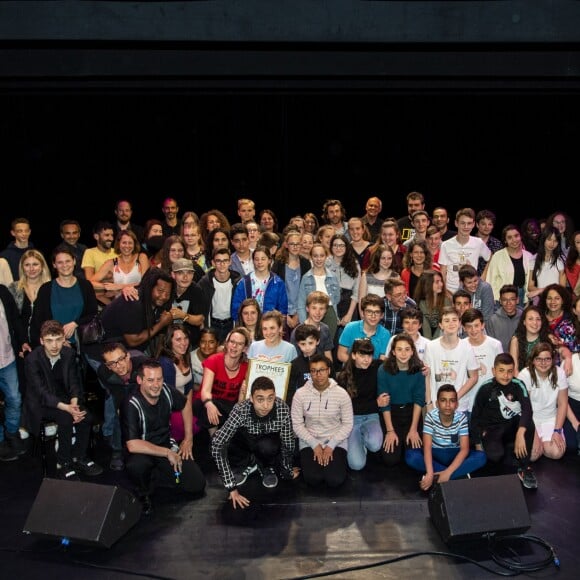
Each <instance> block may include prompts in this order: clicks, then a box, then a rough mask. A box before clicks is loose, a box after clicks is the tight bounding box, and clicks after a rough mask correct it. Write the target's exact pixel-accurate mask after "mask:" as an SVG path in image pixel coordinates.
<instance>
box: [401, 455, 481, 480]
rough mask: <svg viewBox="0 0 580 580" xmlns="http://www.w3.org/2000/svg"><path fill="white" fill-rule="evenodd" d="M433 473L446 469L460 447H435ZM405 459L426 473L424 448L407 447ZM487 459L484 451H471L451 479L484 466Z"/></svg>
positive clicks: (410, 465) (411, 465)
mask: <svg viewBox="0 0 580 580" xmlns="http://www.w3.org/2000/svg"><path fill="white" fill-rule="evenodd" d="M432 453H433V473H438V472H440V471H445V470H446V469H447V468H448V467H449V466H450V465H451V463H452V462H453V460H454V459H455V456H456V455H457V454H458V453H459V447H455V448H444V449H442V448H440V447H433V448H432ZM405 461H406V462H407V465H408V466H409V467H412V468H413V469H415V470H416V471H419V472H420V473H426V472H427V467H426V466H425V459H424V457H423V450H422V449H407V451H406V452H405ZM486 461H487V457H486V455H485V453H484V452H483V451H470V452H469V455H468V456H467V457H466V458H465V459H464V461H463V463H462V464H461V465H460V466H459V467H458V468H457V469H456V470H455V471H454V472H453V475H452V476H451V479H458V478H459V477H463V476H464V475H467V474H468V473H472V472H474V471H475V470H477V469H479V468H481V467H483V466H484V465H485V463H486Z"/></svg>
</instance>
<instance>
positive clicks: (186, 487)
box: [122, 359, 205, 515]
mask: <svg viewBox="0 0 580 580" xmlns="http://www.w3.org/2000/svg"><path fill="white" fill-rule="evenodd" d="M137 384H138V385H139V389H138V390H137V391H136V392H135V393H134V394H133V395H132V396H130V397H128V398H126V399H125V401H124V404H123V409H122V425H123V437H124V440H125V445H126V446H127V450H128V452H129V457H128V459H127V474H128V475H129V479H130V480H131V482H132V483H133V484H134V486H135V488H136V495H137V496H138V497H139V499H140V501H141V503H142V504H143V513H144V514H145V515H149V514H150V513H151V509H152V504H151V497H150V496H151V494H152V493H153V491H154V488H155V486H156V485H158V486H160V487H170V488H173V489H175V490H178V491H182V492H187V493H190V494H193V495H201V493H202V492H203V490H204V489H205V477H204V475H203V473H202V472H201V470H200V468H199V467H198V465H197V463H195V462H194V460H193V454H192V446H193V435H192V416H191V407H190V406H189V405H186V404H185V403H186V398H185V397H184V396H183V395H182V394H181V393H180V392H179V391H178V390H177V389H175V388H173V387H168V386H167V385H166V384H164V382H163V372H162V370H161V364H160V363H159V362H158V361H157V360H155V359H146V360H145V361H143V363H142V364H141V366H140V367H139V370H138V372H137ZM173 411H182V413H183V424H184V428H185V438H184V440H183V441H182V442H181V444H180V446H179V449H178V450H177V451H174V450H173V449H172V447H171V439H170V436H169V419H170V417H171V413H172V412H173Z"/></svg>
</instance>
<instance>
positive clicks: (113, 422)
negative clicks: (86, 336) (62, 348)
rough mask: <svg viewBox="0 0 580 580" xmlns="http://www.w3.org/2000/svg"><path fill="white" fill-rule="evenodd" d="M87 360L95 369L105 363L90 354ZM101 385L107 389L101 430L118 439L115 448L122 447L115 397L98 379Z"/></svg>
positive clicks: (105, 435)
mask: <svg viewBox="0 0 580 580" xmlns="http://www.w3.org/2000/svg"><path fill="white" fill-rule="evenodd" d="M84 357H85V360H86V361H87V363H88V365H89V366H90V367H91V368H92V369H93V371H95V374H97V371H98V370H99V367H100V366H101V365H102V364H103V363H102V362H99V361H98V360H96V359H94V358H91V357H89V356H88V355H86V354H85V355H84ZM97 380H98V382H99V385H101V388H102V389H103V390H104V391H105V393H106V396H105V403H104V408H103V425H102V426H101V430H102V433H103V436H104V437H111V436H112V437H113V441H116V443H117V445H116V447H115V449H121V426H120V425H119V417H118V416H117V410H116V409H115V401H113V397H111V395H110V394H109V391H108V390H107V388H106V387H105V386H104V385H103V383H101V381H100V380H99V379H98V375H97Z"/></svg>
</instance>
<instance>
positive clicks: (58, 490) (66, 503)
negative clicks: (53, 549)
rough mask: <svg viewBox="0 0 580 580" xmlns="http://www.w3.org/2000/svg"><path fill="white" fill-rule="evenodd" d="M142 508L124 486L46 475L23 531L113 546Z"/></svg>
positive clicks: (88, 543) (68, 540)
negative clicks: (48, 476) (52, 477)
mask: <svg viewBox="0 0 580 580" xmlns="http://www.w3.org/2000/svg"><path fill="white" fill-rule="evenodd" d="M141 510H142V507H141V502H140V501H139V500H138V499H137V498H136V497H135V496H134V495H133V494H131V493H130V492H128V491H127V490H126V489H123V488H121V487H117V486H114V485H101V484H98V483H85V482H84V481H66V480H61V479H48V478H45V479H43V481H42V485H41V486H40V490H39V492H38V495H37V496H36V500H35V501H34V504H33V506H32V509H31V510H30V513H29V514H28V518H27V520H26V524H25V526H24V529H23V530H22V531H23V532H24V533H25V534H38V535H41V536H45V537H56V538H59V539H60V540H61V541H62V542H63V543H65V544H66V543H69V542H78V543H81V544H87V545H91V546H99V547H104V548H110V547H111V546H112V545H113V544H114V543H115V542H116V541H117V540H118V539H119V538H120V537H121V536H123V535H124V534H126V533H127V532H128V531H129V529H130V528H132V527H133V526H134V525H135V524H136V523H137V522H138V521H139V518H140V517H141Z"/></svg>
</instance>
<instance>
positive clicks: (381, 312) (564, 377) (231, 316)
mask: <svg viewBox="0 0 580 580" xmlns="http://www.w3.org/2000/svg"><path fill="white" fill-rule="evenodd" d="M406 200H407V209H408V215H405V216H403V217H401V218H398V219H395V218H386V219H384V218H383V217H382V216H381V212H382V209H383V205H382V201H381V200H380V199H379V198H377V197H371V198H369V199H368V200H367V202H366V205H365V208H364V212H362V211H361V214H362V215H359V216H357V217H352V218H350V219H347V215H346V211H345V208H344V206H343V204H342V203H341V201H340V200H337V199H328V200H326V202H325V203H324V205H323V206H322V208H321V213H320V218H321V219H320V221H319V219H318V217H317V216H316V214H314V213H310V212H307V213H305V214H304V215H296V216H293V217H292V218H291V219H290V220H288V223H287V224H286V225H285V226H284V227H280V225H279V223H278V219H277V217H276V215H275V213H274V212H273V211H272V210H271V209H268V208H265V209H262V211H260V212H259V213H258V214H256V208H255V204H254V202H253V201H252V200H251V199H247V198H244V199H240V200H238V203H237V208H236V210H237V211H236V215H235V217H234V219H233V220H231V221H230V219H228V217H227V216H226V214H225V213H223V212H222V211H221V210H218V209H211V210H209V211H207V212H205V213H203V214H202V215H198V214H197V213H196V212H194V211H187V212H184V213H183V215H181V216H180V207H179V204H178V203H177V200H175V199H173V198H167V199H165V200H163V203H162V208H161V210H162V213H163V218H161V219H151V220H149V221H148V222H147V224H146V225H145V227H141V226H139V225H137V224H135V223H134V222H133V221H132V215H133V209H132V205H131V203H130V202H129V201H128V200H125V199H123V200H119V201H118V202H117V204H116V206H115V208H114V215H115V219H114V220H113V221H111V222H107V221H98V222H96V223H95V225H94V227H93V230H92V234H93V239H94V245H93V246H92V247H86V246H85V245H83V244H81V243H80V242H79V239H80V234H81V226H80V224H79V223H78V222H77V221H76V220H70V219H68V220H63V221H62V223H61V224H60V236H61V238H62V240H61V241H60V242H59V243H58V244H57V245H56V246H55V247H54V249H52V251H50V253H49V254H46V256H45V253H43V252H41V251H39V250H38V249H37V248H35V247H34V245H33V243H32V242H31V240H30V238H31V231H32V230H31V225H30V223H29V221H28V220H27V219H26V218H16V219H14V220H13V221H12V224H11V232H10V233H11V235H12V237H13V238H14V241H13V242H11V243H10V244H9V246H8V247H7V248H6V249H5V250H4V251H2V252H1V253H0V352H1V353H2V354H1V356H0V390H1V393H2V397H1V402H2V408H3V409H2V410H3V419H2V421H3V423H2V425H1V426H0V461H2V462H7V461H15V460H17V459H18V458H19V457H20V456H22V455H23V454H24V453H26V450H27V445H26V439H27V438H28V437H33V438H34V437H38V436H39V430H40V429H41V428H43V427H42V426H43V425H44V424H45V423H46V422H47V421H52V422H55V423H56V424H57V426H58V438H59V445H58V450H57V472H56V473H57V477H60V478H62V479H78V478H79V476H83V477H94V476H98V475H99V474H101V473H102V472H103V467H101V466H100V465H97V463H96V462H95V461H94V458H93V457H91V451H90V447H89V436H90V433H91V424H92V422H93V421H94V420H95V417H94V416H93V415H94V413H93V414H92V413H91V412H90V411H89V409H88V408H87V405H86V400H85V394H86V393H85V385H84V382H85V379H86V373H87V372H95V376H96V379H97V380H98V383H99V384H100V388H102V389H103V390H104V397H103V400H104V404H103V409H102V426H101V427H102V434H103V437H104V438H105V440H106V442H107V443H108V445H109V446H110V449H111V455H110V463H109V469H111V470H123V469H126V470H127V474H128V476H129V478H130V480H131V482H132V484H133V485H134V491H135V493H136V494H137V495H138V497H139V498H140V500H141V501H142V504H143V508H144V510H145V512H149V511H150V510H151V494H152V493H153V491H154V488H155V486H157V485H162V486H167V487H171V488H173V489H175V490H177V491H181V492H185V493H189V494H192V495H193V496H196V497H199V496H201V495H203V491H204V488H205V485H206V480H205V475H204V473H203V472H202V470H201V469H200V468H199V466H198V465H197V463H196V462H195V461H194V457H193V449H194V444H193V440H194V437H198V436H200V434H201V433H205V434H206V435H207V437H208V440H209V451H210V453H211V457H213V460H214V461H215V466H216V468H217V471H218V473H219V476H220V477H221V480H222V482H223V485H224V487H225V489H226V490H227V494H228V498H229V500H230V501H231V504H232V506H233V507H234V508H245V507H247V506H248V505H249V504H250V501H251V500H250V498H249V497H246V496H245V495H244V492H243V486H244V484H245V482H246V481H247V479H248V478H249V477H250V476H251V475H252V474H254V473H258V474H259V475H260V477H261V479H262V484H263V486H264V487H266V488H274V487H276V486H277V485H278V482H279V479H280V478H281V479H285V480H288V481H291V480H294V479H296V478H298V477H302V478H303V479H304V481H305V482H306V483H307V484H308V485H313V486H314V485H328V486H331V487H337V486H340V485H341V484H342V483H343V482H344V481H345V479H346V477H347V473H348V471H349V470H352V471H360V470H362V469H365V466H366V465H367V459H368V457H371V456H374V457H375V458H376V459H377V460H378V461H380V462H382V463H383V464H384V467H385V469H389V468H390V467H391V466H394V465H398V464H406V465H407V466H408V467H409V468H411V469H414V470H416V471H417V472H418V473H419V474H420V475H421V478H420V481H419V485H420V488H421V489H423V490H428V489H430V488H431V487H432V486H433V485H435V484H437V483H443V482H445V481H448V480H450V479H456V478H460V477H466V476H468V475H470V474H471V473H473V472H475V471H477V470H479V469H481V468H482V467H483V466H486V467H490V469H491V472H502V471H503V470H505V469H513V470H514V471H515V472H516V473H517V474H518V476H519V477H520V479H521V481H522V484H523V485H524V487H526V488H535V487H537V480H536V477H535V474H534V471H533V467H532V465H533V463H534V462H535V461H538V460H539V459H540V458H541V457H542V456H545V457H546V458H549V459H550V460H557V459H560V458H561V457H562V456H563V455H564V454H565V453H566V451H567V450H568V451H570V452H574V453H575V452H576V451H577V450H579V449H580V231H574V229H573V225H572V219H571V218H570V216H568V215H567V214H565V213H563V212H562V211H557V212H554V213H553V214H552V215H550V216H549V217H548V218H546V219H545V220H539V219H535V218H528V219H526V221H525V223H524V224H522V226H521V227H520V226H518V225H516V224H508V225H507V226H505V227H504V228H503V230H502V232H501V233H499V234H498V237H495V236H494V235H493V229H494V226H495V221H496V217H495V214H494V213H493V212H492V211H490V210H488V209H484V210H480V211H479V212H476V211H474V210H473V209H472V208H469V207H465V208H461V209H460V210H458V211H457V212H456V214H455V219H454V220H453V221H454V226H455V228H456V230H452V229H449V226H450V220H451V218H450V216H449V214H448V211H447V209H446V208H444V207H442V206H438V207H435V208H434V209H433V210H432V214H431V215H430V214H429V212H428V209H427V208H426V204H425V199H424V196H423V195H422V194H421V193H419V192H411V193H409V194H408V195H407V198H406ZM47 258H48V260H47ZM51 268H52V271H51ZM96 322H98V324H99V325H100V329H101V333H100V335H99V336H98V338H96V339H91V340H89V339H87V338H86V336H88V334H87V333H85V332H84V329H85V327H86V326H87V325H89V324H95V323H96ZM258 363H260V364H258ZM260 368H269V369H271V368H274V369H275V373H278V374H279V375H281V378H280V376H276V377H275V376H271V375H269V374H268V373H267V372H261V371H260V370H259V369H260ZM256 369H258V370H256ZM578 453H580V451H578ZM418 479H419V478H418Z"/></svg>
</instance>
